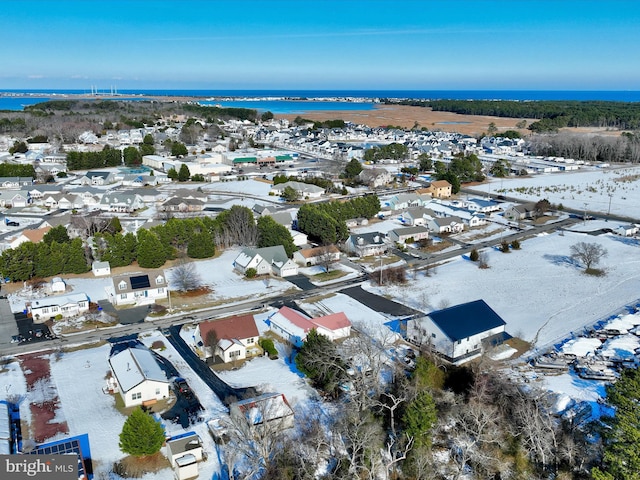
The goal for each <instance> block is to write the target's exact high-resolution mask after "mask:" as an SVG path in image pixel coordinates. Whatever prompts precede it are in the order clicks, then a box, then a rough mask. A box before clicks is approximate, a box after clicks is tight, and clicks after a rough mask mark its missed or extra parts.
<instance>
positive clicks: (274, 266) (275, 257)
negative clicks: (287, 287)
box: [233, 245, 298, 277]
mask: <svg viewBox="0 0 640 480" xmlns="http://www.w3.org/2000/svg"><path fill="white" fill-rule="evenodd" d="M233 267H234V268H235V269H236V270H237V271H238V272H240V273H242V274H245V273H246V272H247V270H248V269H249V268H254V269H255V270H256V272H257V274H258V275H269V274H274V275H277V276H279V277H289V276H291V275H297V274H298V265H297V264H296V263H295V262H294V261H293V260H291V259H290V258H289V257H287V253H286V252H285V250H284V247H283V246H282V245H276V246H274V247H264V248H245V249H243V250H242V251H241V252H240V254H239V255H238V256H237V257H236V259H235V260H234V262H233Z"/></svg>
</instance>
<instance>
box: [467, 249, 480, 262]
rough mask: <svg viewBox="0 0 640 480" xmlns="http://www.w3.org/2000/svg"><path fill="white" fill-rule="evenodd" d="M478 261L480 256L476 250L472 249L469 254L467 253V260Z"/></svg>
mask: <svg viewBox="0 0 640 480" xmlns="http://www.w3.org/2000/svg"><path fill="white" fill-rule="evenodd" d="M479 259H480V254H479V253H478V250H477V249H475V248H474V249H473V250H471V252H469V260H471V261H472V262H477V261H478V260H479Z"/></svg>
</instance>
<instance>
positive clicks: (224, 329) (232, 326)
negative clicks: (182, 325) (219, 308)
mask: <svg viewBox="0 0 640 480" xmlns="http://www.w3.org/2000/svg"><path fill="white" fill-rule="evenodd" d="M198 328H199V329H200V336H201V337H202V339H203V340H205V339H206V338H207V335H208V334H209V332H210V331H215V332H216V335H217V337H218V339H220V340H222V339H227V340H231V339H234V338H237V339H245V338H253V337H255V338H258V336H259V335H260V334H259V333H258V327H257V326H256V322H255V320H254V319H253V315H236V316H233V317H228V318H221V319H218V320H210V321H208V322H201V323H200V324H199V325H198Z"/></svg>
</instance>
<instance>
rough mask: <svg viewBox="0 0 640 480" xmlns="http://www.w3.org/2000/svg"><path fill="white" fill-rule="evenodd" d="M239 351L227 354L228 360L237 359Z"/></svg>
mask: <svg viewBox="0 0 640 480" xmlns="http://www.w3.org/2000/svg"><path fill="white" fill-rule="evenodd" d="M239 356H240V350H236V351H235V352H229V358H234V357H239Z"/></svg>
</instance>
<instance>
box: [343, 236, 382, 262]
mask: <svg viewBox="0 0 640 480" xmlns="http://www.w3.org/2000/svg"><path fill="white" fill-rule="evenodd" d="M344 247H345V250H346V251H347V252H349V253H351V254H355V255H356V256H358V257H369V256H372V255H382V254H383V253H385V252H386V251H387V248H388V245H387V244H386V242H385V241H384V234H382V233H379V232H369V233H354V234H352V235H349V238H347V241H346V242H345V244H344Z"/></svg>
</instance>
